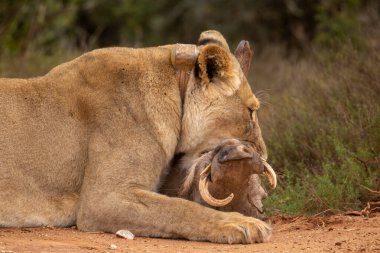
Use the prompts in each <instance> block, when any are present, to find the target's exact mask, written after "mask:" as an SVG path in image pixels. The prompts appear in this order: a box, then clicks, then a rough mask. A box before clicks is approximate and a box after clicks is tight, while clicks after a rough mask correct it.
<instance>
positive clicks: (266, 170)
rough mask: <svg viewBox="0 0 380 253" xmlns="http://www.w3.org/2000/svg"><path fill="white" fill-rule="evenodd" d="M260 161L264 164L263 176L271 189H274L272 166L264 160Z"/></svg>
mask: <svg viewBox="0 0 380 253" xmlns="http://www.w3.org/2000/svg"><path fill="white" fill-rule="evenodd" d="M261 161H262V162H263V164H264V174H265V176H266V177H267V178H268V180H269V183H270V185H271V187H272V188H273V189H275V188H276V186H277V176H276V172H274V170H273V168H272V166H270V165H269V163H268V162H267V161H266V160H265V159H264V158H261Z"/></svg>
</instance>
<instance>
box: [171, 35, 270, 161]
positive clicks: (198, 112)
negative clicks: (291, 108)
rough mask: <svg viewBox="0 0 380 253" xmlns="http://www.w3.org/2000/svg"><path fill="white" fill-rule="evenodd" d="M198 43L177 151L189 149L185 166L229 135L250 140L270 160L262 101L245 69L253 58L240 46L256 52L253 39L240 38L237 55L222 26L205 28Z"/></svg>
mask: <svg viewBox="0 0 380 253" xmlns="http://www.w3.org/2000/svg"><path fill="white" fill-rule="evenodd" d="M198 43H199V47H198V50H199V54H198V57H197V59H196V63H195V67H194V68H193V70H192V72H191V74H190V78H189V81H188V83H187V89H186V94H185V98H184V99H185V101H184V103H183V110H184V112H183V118H182V129H181V136H180V140H179V144H178V146H177V153H185V154H186V156H185V157H184V160H183V163H184V164H186V165H185V167H187V168H188V167H190V166H191V164H192V163H193V162H194V159H196V158H198V157H200V156H201V154H203V153H205V152H208V151H210V150H213V149H214V148H215V147H216V146H217V145H219V144H220V143H221V141H223V140H225V139H228V138H236V139H239V140H242V141H247V142H249V143H251V145H252V146H254V148H255V150H256V151H257V153H258V154H259V155H260V157H261V158H262V159H263V160H266V159H267V156H268V155H267V150H266V146H265V143H264V141H263V138H262V135H261V130H260V126H259V123H258V119H257V111H258V110H259V108H260V103H259V101H258V99H257V98H256V96H255V95H254V94H253V92H252V90H251V88H250V84H249V83H248V80H247V78H246V76H245V73H244V71H243V69H244V70H245V72H248V68H249V64H250V59H249V60H248V61H247V60H246V59H242V58H244V55H243V57H242V55H241V51H243V52H245V53H247V52H248V53H250V54H251V51H250V49H249V44H248V43H247V42H245V43H243V44H240V45H239V46H238V48H237V50H236V52H235V54H236V56H235V55H233V54H232V53H231V52H230V50H229V47H228V44H227V43H226V41H225V39H224V38H223V36H222V35H221V34H220V33H219V32H217V31H206V32H203V33H202V34H201V35H200V38H199V42H198ZM247 47H248V48H247ZM239 50H240V51H239ZM251 56H252V55H251ZM251 56H248V57H249V58H250V57H251ZM237 58H238V59H239V60H238V59H237ZM245 58H247V57H245ZM247 62H248V66H247ZM241 64H242V65H243V66H241Z"/></svg>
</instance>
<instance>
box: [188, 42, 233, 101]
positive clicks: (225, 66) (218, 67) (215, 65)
mask: <svg viewBox="0 0 380 253" xmlns="http://www.w3.org/2000/svg"><path fill="white" fill-rule="evenodd" d="M197 65H198V66H196V67H197V68H198V69H197V70H196V72H198V73H195V74H196V75H198V77H199V78H200V79H201V83H202V84H203V85H205V86H208V85H210V84H213V85H215V86H217V87H215V88H218V89H219V88H222V90H224V91H226V92H227V94H226V95H232V94H233V93H234V92H235V91H236V90H237V89H238V88H239V85H240V78H239V71H238V68H237V67H236V61H234V60H233V58H232V55H231V54H230V53H229V52H228V51H227V50H226V49H225V48H223V47H221V46H219V45H216V44H208V45H205V46H203V47H201V49H200V51H199V56H198V62H197Z"/></svg>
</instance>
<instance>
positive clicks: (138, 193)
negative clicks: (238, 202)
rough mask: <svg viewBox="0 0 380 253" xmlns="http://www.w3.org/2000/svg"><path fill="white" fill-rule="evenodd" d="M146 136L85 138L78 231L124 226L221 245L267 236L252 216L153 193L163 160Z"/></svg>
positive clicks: (142, 233) (113, 229) (138, 232)
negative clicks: (86, 147) (86, 150)
mask: <svg viewBox="0 0 380 253" xmlns="http://www.w3.org/2000/svg"><path fill="white" fill-rule="evenodd" d="M147 136H148V135H147V134H145V135H144V136H141V135H139V136H138V138H137V139H138V140H137V141H136V140H125V141H124V142H122V143H118V141H115V142H112V143H110V140H109V138H107V137H106V136H102V134H99V135H97V136H95V137H94V139H93V140H92V141H91V146H90V149H89V161H90V163H89V164H88V167H87V169H86V174H85V179H84V183H83V187H82V191H81V196H80V198H81V200H80V201H81V202H80V207H79V212H78V216H77V225H78V228H79V229H81V230H101V231H108V232H116V231H117V230H119V229H128V230H130V231H131V232H132V233H134V234H136V235H139V236H154V237H168V236H172V237H182V238H188V239H191V240H208V241H212V242H223V243H251V242H255V241H256V242H262V241H266V240H268V238H269V236H270V228H269V226H268V225H266V224H265V223H264V222H262V221H260V220H258V219H254V218H249V217H245V216H243V215H240V214H238V213H223V212H219V211H216V210H213V209H210V208H206V207H203V206H201V205H199V204H197V203H194V202H190V201H187V200H183V199H179V198H170V197H166V196H163V195H160V194H158V193H155V192H153V191H155V190H156V189H155V188H156V187H157V185H158V180H159V177H160V173H161V170H162V168H164V166H165V164H166V163H167V161H166V160H165V158H164V157H165V154H164V152H162V148H161V147H160V145H159V144H157V143H156V142H154V140H151V139H149V138H148V137H147ZM114 140H116V139H114ZM111 141H112V140H111ZM121 144H122V145H121Z"/></svg>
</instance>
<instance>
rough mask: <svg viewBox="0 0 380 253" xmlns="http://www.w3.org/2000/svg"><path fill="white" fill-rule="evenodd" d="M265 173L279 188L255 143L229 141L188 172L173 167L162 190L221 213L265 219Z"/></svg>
mask: <svg viewBox="0 0 380 253" xmlns="http://www.w3.org/2000/svg"><path fill="white" fill-rule="evenodd" d="M265 166H267V168H269V169H265ZM263 173H264V174H266V176H267V177H268V179H269V182H270V184H271V186H272V187H273V188H275V187H276V183H277V179H276V175H275V173H274V171H273V169H272V168H271V167H270V166H269V165H268V164H266V162H265V161H262V159H261V158H260V156H259V154H258V153H257V152H256V151H255V150H254V148H253V147H252V145H251V143H249V142H246V141H239V140H236V139H228V140H225V141H223V142H222V143H221V144H220V145H219V146H217V147H216V148H215V149H214V150H212V151H210V152H207V153H205V154H203V155H202V156H201V157H200V158H199V159H198V160H197V161H196V162H195V163H194V164H193V165H192V166H191V167H190V169H188V170H183V169H181V165H180V163H178V164H173V168H171V170H170V173H169V175H168V176H167V177H166V179H165V183H164V184H163V186H162V187H161V190H160V191H161V192H162V193H164V194H166V195H168V196H179V197H182V198H186V199H189V200H192V201H195V202H198V203H200V204H202V205H205V206H209V207H213V208H215V209H217V210H220V211H235V212H239V213H242V214H244V215H247V216H252V217H256V218H263V215H262V214H263V205H262V199H263V198H266V197H267V193H266V191H265V190H264V188H263V187H262V186H261V181H260V177H259V174H263Z"/></svg>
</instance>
